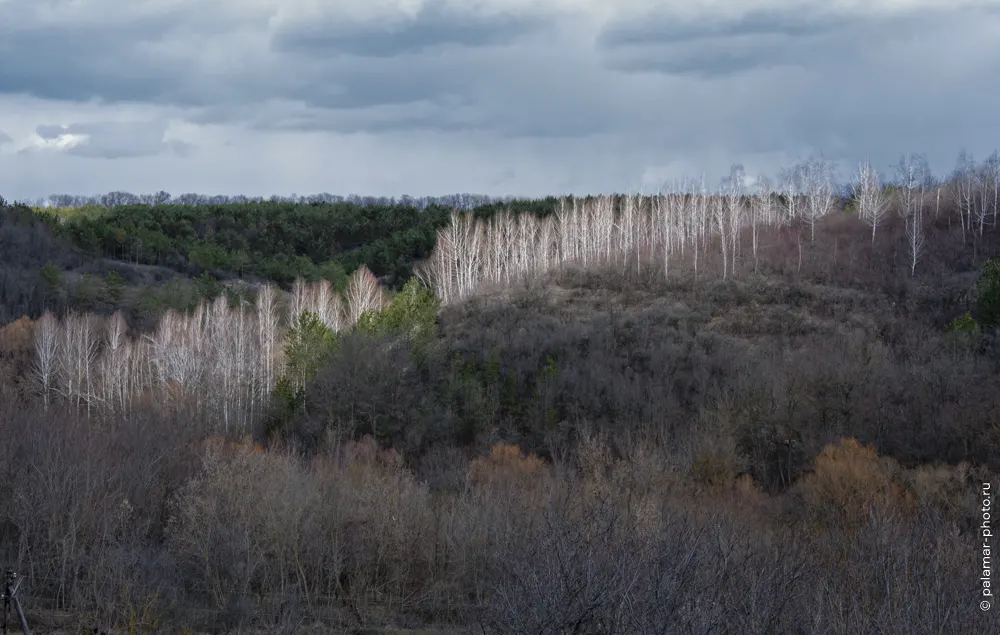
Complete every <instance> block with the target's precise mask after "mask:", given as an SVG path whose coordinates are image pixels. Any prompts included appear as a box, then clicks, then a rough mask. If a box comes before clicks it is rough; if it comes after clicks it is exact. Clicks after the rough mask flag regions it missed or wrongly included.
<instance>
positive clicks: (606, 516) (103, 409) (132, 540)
mask: <svg viewBox="0 0 1000 635" xmlns="http://www.w3.org/2000/svg"><path fill="white" fill-rule="evenodd" d="M842 178H843V179H844V180H845V181H846V182H845V183H843V184H841V179H842ZM28 203H31V204H28ZM998 214H1000V155H998V154H997V153H994V154H993V155H992V156H991V157H989V158H987V159H985V160H983V161H980V162H976V161H974V160H973V159H972V158H971V157H969V156H967V155H965V154H963V155H962V156H961V157H960V158H959V161H958V162H957V166H956V168H955V170H954V171H953V173H951V174H950V175H948V176H947V177H946V178H936V177H934V176H933V175H932V174H931V173H930V171H929V169H928V168H927V163H926V160H924V159H923V157H921V156H920V155H915V154H904V155H903V156H902V157H901V158H900V161H899V164H898V165H897V166H894V169H893V170H892V171H891V173H888V174H880V173H879V172H878V171H877V170H876V169H875V168H874V167H873V166H872V165H871V164H869V163H868V162H864V163H862V164H861V165H859V166H858V169H857V170H856V171H855V173H854V174H851V175H847V176H846V177H840V175H838V174H836V172H835V170H834V168H833V165H832V164H831V163H830V162H828V161H825V160H823V159H820V158H813V159H809V160H806V161H803V162H801V163H799V164H798V165H795V166H793V167H791V168H789V169H787V170H784V171H783V172H782V173H781V174H780V175H778V177H777V178H775V179H774V180H771V179H769V178H767V177H765V176H758V175H748V174H746V172H745V170H744V169H743V168H742V167H741V166H734V167H733V169H732V171H731V173H730V174H729V175H728V176H727V177H726V178H724V179H722V180H721V181H720V182H719V183H717V184H712V185H710V184H708V183H706V181H705V180H704V179H703V178H702V179H688V180H684V181H679V182H677V183H674V184H672V185H671V186H670V187H666V186H665V187H664V188H663V189H661V190H660V191H658V192H655V193H650V194H643V195H639V194H634V193H616V194H601V195H593V196H586V197H571V196H565V197H555V196H553V197H549V198H546V199H540V200H515V199H503V200H489V199H486V198H485V197H480V198H477V197H471V196H466V197H452V198H450V199H447V200H419V201H418V200H413V199H406V200H401V201H395V200H387V199H367V200H361V199H356V200H345V199H337V198H335V197H330V196H328V195H322V196H317V197H302V198H298V199H294V200H292V199H280V198H274V199H271V200H248V199H239V200H232V199H225V200H223V199H212V198H211V197H194V196H191V197H186V198H185V197H181V199H179V200H174V199H172V198H171V197H170V195H168V194H166V193H159V194H157V195H151V196H149V197H139V196H133V195H126V194H124V193H114V195H108V196H106V197H103V198H97V199H82V198H80V197H76V198H74V197H68V196H66V197H61V198H60V197H53V198H52V200H49V201H46V204H45V205H42V204H39V202H38V201H35V202H19V203H7V202H0V438H3V439H4V441H5V443H4V444H3V445H2V446H0V470H2V472H0V478H2V479H3V488H2V489H0V497H2V505H3V509H4V510H6V514H5V515H4V516H3V517H2V518H0V564H3V565H4V566H7V567H10V568H12V569H14V570H16V571H17V572H18V574H19V576H20V579H21V586H20V587H19V590H18V597H19V599H20V602H21V604H22V605H23V606H24V609H25V612H26V618H27V621H28V623H29V624H30V625H31V627H32V630H33V632H35V633H57V632H58V633H82V632H87V633H92V632H95V629H96V632H108V633H111V632H114V633H129V634H130V635H131V634H133V633H160V632H177V633H182V632H183V633H227V632H241V633H288V634H291V633H313V632H315V633H329V632H337V633H389V632H407V633H413V634H417V633H422V634H431V633H434V634H446V633H447V634H451V633H465V632H482V633H493V634H501V633H502V634H508V633H509V634H525V635H527V634H529V633H530V634H545V635H549V634H551V635H563V634H582V633H588V634H606V635H619V634H621V635H632V634H635V635H640V634H642V635H645V634H650V633H662V634H664V635H667V634H674V633H691V634H694V633H699V634H708V633H733V634H737V633H739V634H743V633H759V634H765V633H775V634H779V633H780V634H784V633H788V634H792V633H796V634H797V633H829V634H831V635H832V634H844V635H847V634H856V633H880V634H881V633H887V634H896V633H898V634H900V635H903V634H905V635H912V634H918V633H928V634H930V633H988V632H993V630H995V629H996V628H997V626H998V625H1000V622H998V618H997V612H996V611H997V609H996V608H995V607H994V608H993V609H992V610H983V609H981V601H985V600H989V599H990V598H991V596H988V595H984V590H985V589H984V586H983V584H982V581H981V579H982V577H983V575H984V574H983V570H984V569H986V568H987V565H989V564H990V562H989V561H988V560H989V559H988V557H986V556H983V552H982V550H981V549H980V546H981V542H982V540H983V536H982V533H981V532H982V528H983V522H984V520H983V517H982V514H981V513H980V512H981V509H980V507H981V505H982V499H983V496H982V495H981V493H982V489H983V487H984V484H985V483H991V484H992V486H993V488H994V489H995V488H996V486H997V484H998V483H1000V478H998V475H1000V424H998V420H997V415H996V413H997V412H1000V382H998V379H997V378H998V377H1000V374H998V371H1000V338H998V336H997V329H998V328H1000V228H998V227H997V217H998ZM987 556H988V554H987ZM984 558H985V559H984ZM992 570H993V571H995V569H992ZM986 589H988V587H986ZM991 629H992V630H991Z"/></svg>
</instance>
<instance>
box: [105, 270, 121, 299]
mask: <svg viewBox="0 0 1000 635" xmlns="http://www.w3.org/2000/svg"><path fill="white" fill-rule="evenodd" d="M104 286H105V287H106V288H107V290H108V299H109V300H111V302H113V303H114V304H118V303H120V302H121V301H122V296H123V295H124V293H125V279H124V278H123V277H122V274H120V273H119V272H118V270H117V269H112V270H111V271H109V272H108V273H106V274H105V275H104Z"/></svg>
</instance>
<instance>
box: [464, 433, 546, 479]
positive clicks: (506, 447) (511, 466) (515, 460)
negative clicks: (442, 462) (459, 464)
mask: <svg viewBox="0 0 1000 635" xmlns="http://www.w3.org/2000/svg"><path fill="white" fill-rule="evenodd" d="M546 472H547V468H546V466H545V462H544V461H543V460H542V459H540V458H538V456H536V455H535V454H528V455H525V454H523V453H522V452H521V448H520V447H518V446H517V445H514V444H509V443H496V444H494V445H493V447H492V448H490V453H489V454H488V455H487V456H484V457H479V458H477V459H474V460H473V461H472V463H471V464H470V465H469V482H470V483H472V484H473V485H475V486H492V485H499V484H508V485H514V486H517V487H524V488H531V487H532V486H534V485H535V484H537V483H538V482H539V481H541V480H542V478H543V477H544V476H545V474H546Z"/></svg>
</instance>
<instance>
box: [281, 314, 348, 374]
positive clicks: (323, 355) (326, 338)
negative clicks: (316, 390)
mask: <svg viewBox="0 0 1000 635" xmlns="http://www.w3.org/2000/svg"><path fill="white" fill-rule="evenodd" d="M336 346H337V334H336V333H334V332H333V331H332V330H330V328H329V327H328V326H326V325H325V324H323V323H322V322H321V321H320V320H319V318H318V317H317V316H316V314H315V313H311V312H309V311H303V312H302V313H301V314H300V315H299V316H298V317H297V318H296V320H295V324H294V325H293V326H292V328H290V329H288V334H287V335H286V339H285V364H286V368H287V372H288V378H289V380H290V381H291V382H292V384H293V385H294V386H297V387H298V386H302V385H303V384H305V382H307V381H308V380H309V379H311V378H312V377H313V375H315V374H316V371H317V370H318V369H319V367H320V365H321V364H323V362H324V361H326V359H327V358H328V357H329V356H330V354H331V353H332V352H333V351H334V350H336Z"/></svg>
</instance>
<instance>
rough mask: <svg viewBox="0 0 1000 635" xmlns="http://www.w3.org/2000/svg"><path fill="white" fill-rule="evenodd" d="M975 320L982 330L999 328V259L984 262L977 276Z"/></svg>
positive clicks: (994, 258)
mask: <svg viewBox="0 0 1000 635" xmlns="http://www.w3.org/2000/svg"><path fill="white" fill-rule="evenodd" d="M977 292H978V295H977V298H976V318H977V319H978V321H979V323H980V324H982V325H983V327H984V328H990V329H993V328H996V327H997V326H1000V257H993V258H990V259H989V260H987V261H986V264H985V265H984V266H983V272H982V274H981V275H980V276H979V284H978V288H977Z"/></svg>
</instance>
